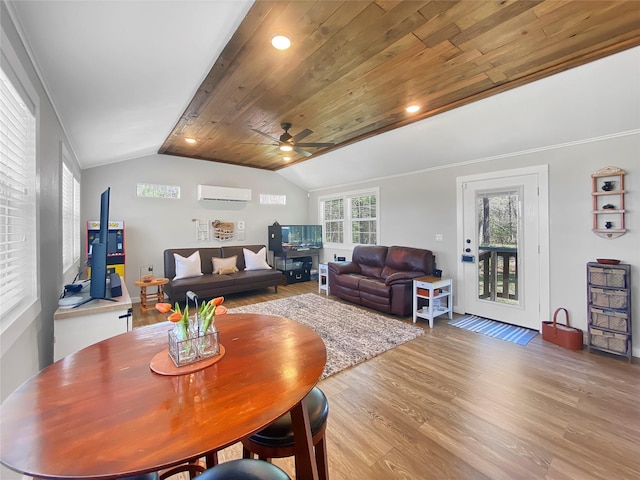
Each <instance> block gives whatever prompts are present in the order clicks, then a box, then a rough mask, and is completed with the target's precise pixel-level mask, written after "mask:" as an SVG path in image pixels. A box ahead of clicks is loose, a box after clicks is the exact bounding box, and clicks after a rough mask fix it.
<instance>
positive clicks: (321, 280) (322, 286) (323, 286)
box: [318, 263, 329, 295]
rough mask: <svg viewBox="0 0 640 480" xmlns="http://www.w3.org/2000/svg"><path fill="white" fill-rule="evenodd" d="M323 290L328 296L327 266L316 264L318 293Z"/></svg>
mask: <svg viewBox="0 0 640 480" xmlns="http://www.w3.org/2000/svg"><path fill="white" fill-rule="evenodd" d="M323 290H324V292H325V293H326V294H327V295H329V266H328V265H327V264H326V263H320V264H318V293H320V292H321V291H323Z"/></svg>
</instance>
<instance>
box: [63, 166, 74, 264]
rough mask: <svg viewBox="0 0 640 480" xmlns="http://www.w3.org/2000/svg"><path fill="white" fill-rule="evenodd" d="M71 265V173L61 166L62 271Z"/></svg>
mask: <svg viewBox="0 0 640 480" xmlns="http://www.w3.org/2000/svg"><path fill="white" fill-rule="evenodd" d="M72 265H73V173H71V170H69V168H68V167H67V166H66V165H65V164H64V163H63V164H62V271H63V272H66V271H67V270H69V269H70V268H71V266H72Z"/></svg>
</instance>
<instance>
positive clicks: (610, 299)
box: [591, 288, 627, 309]
mask: <svg viewBox="0 0 640 480" xmlns="http://www.w3.org/2000/svg"><path fill="white" fill-rule="evenodd" d="M591 304H592V305H594V306H596V307H605V308H620V309H622V308H627V292H626V291H624V290H603V289H601V288H592V289H591Z"/></svg>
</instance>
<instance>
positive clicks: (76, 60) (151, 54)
mask: <svg viewBox="0 0 640 480" xmlns="http://www.w3.org/2000/svg"><path fill="white" fill-rule="evenodd" d="M252 3H253V2H252V1H247V0H215V1H206V0H196V1H188V0H185V1H178V0H174V1H169V0H140V1H130V0H129V1H94V0H91V1H60V0H47V1H44V0H42V1H35V0H31V1H18V2H11V3H10V10H11V11H12V13H13V16H14V17H16V18H15V19H16V20H17V23H18V28H19V29H20V30H22V34H23V36H24V37H25V38H26V42H27V48H28V49H29V50H30V52H31V54H32V56H33V57H34V60H35V62H36V68H37V69H38V71H39V73H40V75H41V77H42V80H43V83H44V84H45V88H46V89H47V91H48V93H49V95H50V97H51V99H52V101H53V104H54V106H55V108H56V110H57V112H58V115H59V116H60V120H61V122H62V124H63V126H64V128H65V130H66V132H67V135H68V137H69V140H70V143H71V147H72V149H73V151H74V152H75V154H76V156H77V158H78V161H79V163H80V165H81V167H82V168H90V167H94V166H98V165H103V164H107V163H113V162H118V161H122V160H127V159H131V158H136V157H140V156H144V155H149V154H154V153H156V152H157V151H158V148H159V147H160V145H161V144H162V143H163V141H164V140H165V138H166V137H167V135H168V134H169V133H170V132H171V130H172V128H173V127H174V125H175V124H176V122H177V120H178V118H179V117H180V115H181V114H182V113H183V112H184V109H185V108H186V106H187V105H188V103H189V101H190V100H191V98H192V97H193V95H194V93H195V91H196V89H197V88H198V86H199V85H200V83H201V82H202V80H203V79H204V77H205V76H206V74H207V73H208V72H209V70H210V69H211V66H212V65H213V64H214V62H215V61H216V59H217V57H218V55H219V54H220V52H221V51H222V49H223V48H224V46H225V45H226V43H227V41H228V40H229V38H231V36H232V35H233V32H234V31H235V28H236V27H237V26H238V25H239V24H240V22H241V21H242V18H243V17H244V15H245V13H246V12H247V11H248V9H249V8H250V6H251V4H252ZM639 129H640V47H637V48H634V49H631V50H627V51H625V52H622V53H619V54H616V55H613V56H610V57H606V58H604V59H602V60H598V61H596V62H592V63H590V64H588V65H584V66H582V67H578V68H574V69H572V70H569V71H567V72H563V73H561V74H557V75H555V76H552V77H549V78H545V79H543V80H540V81H538V82H534V83H531V84H527V85H525V86H522V87H519V88H517V89H514V90H510V91H507V92H505V93H502V94H500V95H495V96H493V97H490V98H488V99H485V100H481V101H479V102H476V103H473V104H470V105H467V106H464V107H461V108H458V109H456V110H452V111H449V112H446V113H443V114H440V115H438V116H436V117H432V118H429V119H426V120H423V121H421V122H418V123H414V124H411V125H409V126H406V127H403V128H400V129H397V130H393V131H391V132H387V133H385V134H382V135H379V136H377V137H375V138H371V139H367V140H364V141H362V142H359V143H357V144H354V145H350V146H347V147H345V148H342V149H338V150H335V151H332V152H330V153H328V154H326V155H322V156H320V157H317V158H314V159H311V160H308V161H306V162H303V163H299V164H297V165H294V166H291V167H289V168H286V169H283V170H280V171H278V173H280V174H281V175H283V176H284V177H286V178H288V179H289V180H291V181H293V182H294V183H296V184H298V185H300V186H301V187H303V188H305V189H307V190H315V189H320V188H323V187H327V186H332V185H336V184H348V183H354V182H359V181H364V180H367V179H371V178H380V177H386V176H391V175H398V174H404V173H408V172H412V171H418V170H424V169H428V168H434V167H438V166H441V165H446V164H450V163H460V162H469V161H475V160H478V159H482V158H491V157H496V156H501V155H509V154H514V153H518V152H523V151H529V150H535V149H542V148H546V147H549V146H552V145H558V144H564V143H571V142H580V141H584V140H587V139H591V138H597V137H602V136H608V135H616V134H620V133H623V132H629V131H634V130H639ZM336 172H340V174H339V176H337V175H336Z"/></svg>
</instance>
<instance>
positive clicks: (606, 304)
mask: <svg viewBox="0 0 640 480" xmlns="http://www.w3.org/2000/svg"><path fill="white" fill-rule="evenodd" d="M630 275H631V267H630V266H629V265H623V264H620V265H603V264H600V263H595V262H594V263H588V264H587V299H588V307H587V309H588V312H589V351H591V350H601V351H603V352H608V353H612V354H615V355H623V356H626V357H627V359H628V361H629V362H631V276H630Z"/></svg>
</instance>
